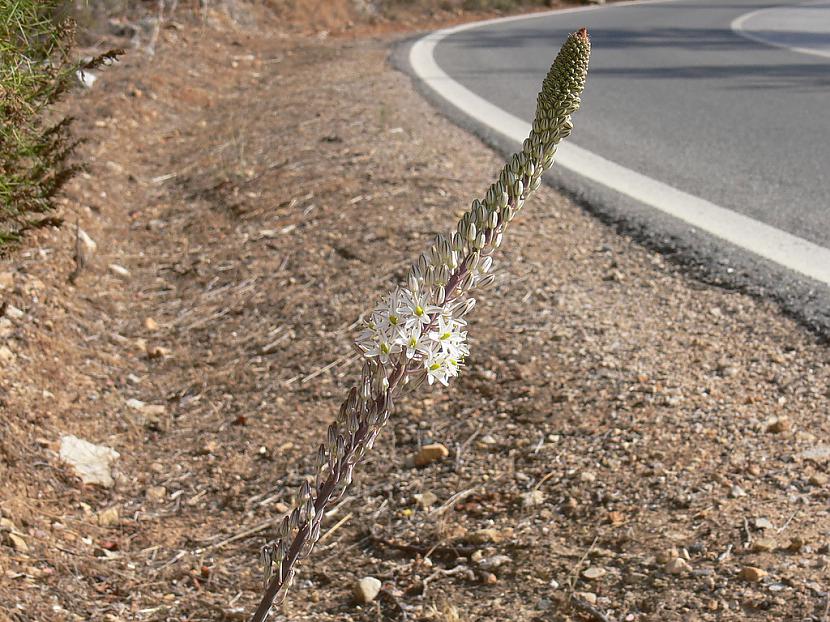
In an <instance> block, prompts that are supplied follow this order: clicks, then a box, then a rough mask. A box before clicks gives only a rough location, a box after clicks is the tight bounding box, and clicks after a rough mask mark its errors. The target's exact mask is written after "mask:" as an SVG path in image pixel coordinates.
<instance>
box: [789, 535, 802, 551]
mask: <svg viewBox="0 0 830 622" xmlns="http://www.w3.org/2000/svg"><path fill="white" fill-rule="evenodd" d="M804 544H805V542H804V538H802V537H801V536H793V537H792V538H790V543H789V544H788V545H787V550H788V551H790V552H791V553H798V552H799V551H800V550H801V549H803V548H804Z"/></svg>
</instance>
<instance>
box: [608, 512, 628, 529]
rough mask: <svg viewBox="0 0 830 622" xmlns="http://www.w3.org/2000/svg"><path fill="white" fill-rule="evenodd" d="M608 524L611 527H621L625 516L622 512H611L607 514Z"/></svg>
mask: <svg viewBox="0 0 830 622" xmlns="http://www.w3.org/2000/svg"><path fill="white" fill-rule="evenodd" d="M608 522H609V523H611V524H612V525H615V526H616V525H622V524H623V523H624V522H625V515H624V514H623V513H622V512H618V511H616V510H611V511H610V512H608Z"/></svg>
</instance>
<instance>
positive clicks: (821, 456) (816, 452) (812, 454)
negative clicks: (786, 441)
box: [796, 445, 830, 463]
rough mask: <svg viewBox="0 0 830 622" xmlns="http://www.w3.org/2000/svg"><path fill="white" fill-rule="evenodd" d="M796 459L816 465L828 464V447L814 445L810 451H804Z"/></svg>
mask: <svg viewBox="0 0 830 622" xmlns="http://www.w3.org/2000/svg"><path fill="white" fill-rule="evenodd" d="M796 457H797V458H801V459H802V460H812V461H813V462H818V463H822V462H828V461H830V445H816V446H815V447H812V448H810V449H805V450H804V451H802V452H801V453H800V454H798V455H797V456H796Z"/></svg>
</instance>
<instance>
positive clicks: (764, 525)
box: [752, 518, 773, 529]
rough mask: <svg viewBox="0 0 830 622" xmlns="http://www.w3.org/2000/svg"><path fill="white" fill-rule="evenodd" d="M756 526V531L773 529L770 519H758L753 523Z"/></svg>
mask: <svg viewBox="0 0 830 622" xmlns="http://www.w3.org/2000/svg"><path fill="white" fill-rule="evenodd" d="M752 522H753V523H754V524H755V529H772V528H773V525H772V521H770V519H768V518H756V519H755V520H754V521H752Z"/></svg>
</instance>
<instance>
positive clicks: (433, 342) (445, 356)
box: [357, 287, 471, 385]
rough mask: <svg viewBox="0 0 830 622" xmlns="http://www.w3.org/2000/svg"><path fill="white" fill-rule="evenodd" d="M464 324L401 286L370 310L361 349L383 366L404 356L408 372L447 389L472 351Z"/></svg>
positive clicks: (447, 310) (360, 339)
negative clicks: (421, 375) (468, 345)
mask: <svg viewBox="0 0 830 622" xmlns="http://www.w3.org/2000/svg"><path fill="white" fill-rule="evenodd" d="M467 306H468V305H465V306H464V310H466V309H467ZM469 306H471V305H469ZM466 325H467V323H466V322H465V321H464V320H463V319H462V318H461V317H454V316H453V314H452V313H451V312H449V309H447V308H443V307H440V306H438V305H434V304H431V303H430V301H429V297H428V296H427V295H426V294H425V293H423V292H420V293H415V292H413V291H411V290H409V289H406V288H401V287H397V288H395V289H394V290H393V291H392V292H391V293H390V294H389V295H388V296H386V298H384V299H383V300H382V301H381V304H379V305H378V306H377V307H376V308H375V310H374V311H373V312H372V316H371V319H370V321H369V322H368V323H367V325H366V329H365V330H364V331H363V333H361V334H360V336H359V337H358V339H357V347H358V348H359V349H360V350H361V352H362V353H363V354H364V356H366V357H367V358H372V359H376V360H377V361H378V362H380V363H381V364H382V365H390V364H391V363H392V362H394V361H398V360H400V359H402V358H403V359H405V360H406V361H407V371H408V372H410V373H417V372H420V373H421V374H423V375H425V377H426V380H427V381H428V382H429V384H433V383H434V382H435V381H436V380H437V381H438V382H440V383H441V384H444V385H446V384H447V383H448V381H449V379H450V378H453V377H455V376H457V375H458V369H459V367H460V366H461V364H462V363H463V362H464V357H466V356H467V355H468V354H469V353H470V350H469V348H468V347H467V343H466V339H467V332H466V331H465V330H464V327H465V326H466Z"/></svg>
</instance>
